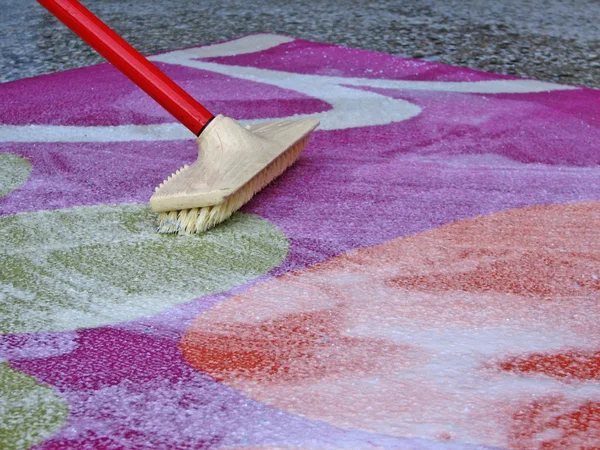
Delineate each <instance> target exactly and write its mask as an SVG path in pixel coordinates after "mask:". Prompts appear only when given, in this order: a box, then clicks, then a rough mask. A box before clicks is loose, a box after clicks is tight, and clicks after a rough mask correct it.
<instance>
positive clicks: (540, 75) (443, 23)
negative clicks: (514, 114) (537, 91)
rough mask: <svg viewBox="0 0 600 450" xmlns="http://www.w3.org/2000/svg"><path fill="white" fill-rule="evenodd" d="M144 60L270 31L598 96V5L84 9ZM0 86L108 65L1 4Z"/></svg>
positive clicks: (287, 0)
mask: <svg viewBox="0 0 600 450" xmlns="http://www.w3.org/2000/svg"><path fill="white" fill-rule="evenodd" d="M83 3H84V4H85V5H86V6H87V7H88V8H90V9H91V10H92V11H93V12H95V13H96V14H97V15H98V16H100V17H101V18H102V19H103V20H104V21H106V22H107V23H108V24H109V25H110V26H111V27H113V28H114V29H115V30H117V32H119V33H120V34H122V35H123V36H124V37H125V39H127V40H129V41H130V42H131V43H132V44H133V45H134V46H135V47H137V48H138V49H139V50H140V51H141V52H142V53H154V52H158V51H164V50H172V49H176V48H181V47H188V46H193V45H199V44H206V43H210V42H215V41H219V40H224V39H231V38H234V37H239V36H242V35H245V34H249V33H256V32H272V33H281V34H286V35H289V36H294V37H298V38H304V39H310V40H316V41H321V42H331V43H335V44H341V45H345V46H349V47H359V48H364V49H369V50H377V51H382V52H386V53H391V54H396V55H406V56H411V57H415V58H423V59H427V60H431V61H440V62H444V63H448V64H452V65H458V66H465V67H471V68H474V69H482V70H487V71H491V72H497V73H505V74H516V75H521V76H525V77H532V78H537V79H540V80H546V81H553V82H558V83H568V84H575V85H581V86H589V87H596V88H600V1H598V0H498V1H490V0H405V1H385V0H375V1H370V2H367V1H358V0H329V1H316V0H314V1H306V0H305V1H298V0H253V1H247V0H232V1H227V0H220V1H216V0H204V1H193V0H172V1H163V0H144V1H141V0H84V1H83ZM0 35H2V36H3V37H2V39H1V40H0V81H10V80H15V79H19V78H23V77H29V76H34V75H39V74H43V73H49V72H55V71H59V70H64V69H69V68H74V67H80V66H85V65H89V64H94V63H98V62H101V61H102V58H101V57H100V56H98V55H97V54H96V53H95V52H93V51H92V50H90V49H89V48H88V47H87V46H86V44H84V43H83V42H81V41H80V40H79V39H78V38H77V37H75V36H74V35H73V34H72V33H71V32H70V31H68V30H67V29H66V28H65V27H64V26H63V25H62V24H60V23H58V21H57V20H56V19H54V18H53V17H52V16H51V15H50V14H49V13H47V12H46V11H45V10H44V9H43V8H42V7H41V6H40V5H38V4H37V3H35V2H34V1H33V0H25V1H16V0H0Z"/></svg>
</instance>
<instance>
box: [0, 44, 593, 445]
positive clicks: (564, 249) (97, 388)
mask: <svg viewBox="0 0 600 450" xmlns="http://www.w3.org/2000/svg"><path fill="white" fill-rule="evenodd" d="M152 60H153V61H154V62H155V63H156V64H158V65H159V66H160V67H161V68H162V69H163V70H164V71H165V72H167V73H168V74H169V75H170V76H172V77H173V78H174V79H175V80H176V81H177V82H178V83H180V84H181V85H182V86H183V87H184V88H185V89H186V90H188V91H189V92H190V93H191V94H192V95H194V96H195V97H196V98H198V99H199V100H200V101H201V102H203V103H204V104H205V105H206V106H207V107H208V108H209V109H212V110H213V111H215V112H220V113H224V114H226V115H229V116H232V117H234V118H236V119H239V120H240V121H242V122H243V123H255V122H260V121H263V120H268V119H276V118H285V117H291V116H297V115H312V116H316V117H318V118H319V119H320V120H321V126H320V127H319V128H318V129H317V131H316V132H315V133H314V134H313V136H312V137H311V140H310V141H309V144H308V146H307V148H306V150H305V151H304V153H303V154H302V156H301V158H300V159H299V161H298V162H297V163H296V164H295V165H294V166H293V167H292V168H290V169H289V170H288V171H286V172H285V174H284V175H283V176H282V177H280V178H279V179H278V180H277V181H276V182H275V183H273V184H272V185H271V186H269V187H268V188H266V189H265V190H264V191H262V192H261V193H260V194H259V195H257V196H256V197H255V198H254V199H253V200H252V201H251V202H250V203H248V204H247V205H246V206H245V207H244V208H243V209H242V211H241V212H240V213H238V214H236V215H235V216H234V217H233V218H232V219H231V220H230V221H228V222H226V223H225V224H223V225H222V226H219V227H217V228H216V229H215V230H214V231H212V232H210V233H207V234H204V235H202V236H182V237H174V236H160V235H157V234H156V233H155V232H154V228H155V217H154V215H153V214H152V213H150V212H149V210H148V208H147V206H146V202H147V200H148V198H149V196H150V194H151V193H152V191H153V189H154V187H155V186H156V185H158V184H159V183H160V182H161V181H162V180H163V179H164V178H165V177H166V176H168V175H169V174H170V173H172V172H173V171H175V170H176V169H178V168H179V167H181V166H183V165H184V164H186V163H190V162H192V161H194V160H195V158H196V147H195V145H194V141H193V139H192V137H190V136H189V133H188V132H187V131H186V130H185V129H183V127H181V126H179V125H178V124H176V123H174V122H173V119H172V118H171V117H170V116H169V115H168V114H167V113H165V112H164V111H162V110H161V109H160V107H158V106H157V105H154V104H153V103H152V101H151V100H150V99H148V98H146V97H145V95H144V94H143V93H142V92H140V91H139V90H138V89H137V88H136V87H135V86H134V85H132V83H130V82H129V81H128V80H127V79H125V78H124V77H123V76H121V75H120V74H119V73H118V72H116V71H115V70H114V69H113V68H111V67H110V66H109V65H106V64H103V65H98V66H93V67H88V68H82V69H77V70H73V71H67V72H62V73H56V74H51V75H45V76H41V77H36V78H31V79H26V80H20V81H14V82H10V83H6V84H3V85H0V98H1V101H2V104H3V105H4V108H3V109H2V110H1V111H0V124H1V125H0V266H1V267H2V270H1V272H0V299H1V304H0V311H1V315H0V333H1V335H0V358H2V359H1V362H0V393H1V395H2V397H3V399H4V400H5V402H4V406H3V408H4V409H3V414H2V416H1V418H0V422H1V423H0V425H2V426H0V429H1V430H2V431H1V432H0V433H1V434H0V442H2V444H3V445H2V447H3V448H15V449H16V448H19V449H20V448H29V447H30V446H36V448H39V449H65V448H72V449H84V448H104V449H124V448H128V449H129V448H131V449H134V448H135V449H139V448H148V449H167V448H169V449H188V448H194V449H196V448H228V449H233V448H235V449H249V448H314V449H321V448H332V449H337V448H402V449H472V448H514V449H537V448H540V449H542V448H544V449H554V448H555V449H559V448H594V446H595V445H597V443H598V442H600V425H599V424H600V384H599V378H600V356H599V355H600V325H599V324H598V321H597V319H596V318H597V317H598V315H599V314H600V305H599V300H600V247H599V243H600V169H599V165H600V151H599V149H598V142H600V106H599V105H600V92H599V91H596V90H592V89H587V88H578V87H573V86H568V85H562V84H554V83H548V82H543V81H536V80H528V79H521V78H516V77H511V76H505V75H495V74H491V73H485V72H478V71H474V70H470V69H463V68H457V67H452V66H446V65H442V64H438V63H435V62H426V61H419V60H414V59H407V58H401V57H397V56H391V55H386V54H383V53H374V52H369V51H365V50H354V49H348V48H342V47H338V46H335V45H331V44H323V43H317V42H311V41H305V40H299V39H294V38H290V37H286V36H281V35H271V34H260V35H252V36H248V37H244V38H240V39H236V40H233V41H228V42H223V43H219V44H213V45H209V46H203V47H192V48H189V49H186V50H181V51H172V52H167V53H163V54H159V55H156V56H153V57H152Z"/></svg>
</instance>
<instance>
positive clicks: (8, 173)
mask: <svg viewBox="0 0 600 450" xmlns="http://www.w3.org/2000/svg"><path fill="white" fill-rule="evenodd" d="M30 174H31V163H30V162H29V161H28V160H27V159H25V158H22V157H20V156H18V155H11V154H8V153H0V198H2V197H5V196H6V195H8V194H9V193H10V192H12V191H13V190H15V189H17V188H18V187H19V186H21V185H22V184H23V183H24V182H25V181H26V180H27V178H29V175H30Z"/></svg>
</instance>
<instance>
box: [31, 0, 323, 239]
mask: <svg viewBox="0 0 600 450" xmlns="http://www.w3.org/2000/svg"><path fill="white" fill-rule="evenodd" d="M38 2H39V3H40V4H41V5H42V6H44V7H45V8H46V9H48V11H50V12H51V13H52V14H54V15H55V16H56V17H57V18H58V19H59V20H61V21H62V22H63V23H64V24H65V25H67V27H69V28H70V29H71V30H72V31H73V32H75V33H76V34H77V35H78V36H79V37H81V39H83V40H84V41H85V42H87V43H88V44H89V45H90V46H91V47H92V48H93V49H95V50H96V51H97V52H98V53H100V54H101V55H102V56H103V57H104V58H106V59H107V60H108V61H109V62H110V63H111V64H113V65H114V66H115V67H116V68H117V69H119V70H120V71H121V72H123V73H124V74H125V75H126V76H127V77H128V78H129V79H131V80H132V81H133V82H134V83H135V84H137V85H138V86H139V87H140V88H141V89H143V90H144V91H145V92H146V93H147V94H148V95H150V96H151V97H152V98H153V99H154V100H156V101H157V102H158V103H159V104H160V105H161V106H162V107H163V108H165V109H166V110H167V111H168V112H169V113H171V114H172V115H173V116H175V118H177V119H178V120H179V121H180V122H181V123H182V124H183V125H185V126H186V127H187V128H188V129H189V130H190V131H191V132H192V133H194V134H195V135H196V136H198V138H197V141H196V142H197V145H198V160H197V161H196V162H194V163H193V164H191V165H190V166H187V165H186V166H184V167H183V168H181V169H179V170H178V171H177V172H175V173H174V174H173V175H171V176H170V177H169V178H167V179H166V180H165V181H164V182H163V183H162V184H161V185H160V186H158V187H157V188H156V191H155V193H154V195H152V197H151V198H150V207H151V208H152V210H153V211H154V212H157V213H158V216H159V218H158V221H159V225H158V231H159V232H160V233H179V234H189V233H201V232H204V231H206V230H208V229H210V228H212V227H214V226H215V225H217V224H219V223H221V222H223V221H224V220H226V219H227V218H229V217H230V216H231V215H232V214H233V213H234V212H235V211H237V210H238V209H239V208H241V207H242V206H243V205H244V204H245V203H247V202H248V201H249V200H250V199H251V198H252V197H253V196H254V194H256V193H257V192H258V191H260V190H261V189H262V188H264V187H265V186H266V185H267V184H269V183H270V182H271V181H273V180H274V179H275V178H276V177H278V176H279V175H281V174H282V173H283V172H284V171H285V170H286V169H287V168H288V167H289V166H291V165H292V164H293V163H294V162H295V161H296V160H297V159H298V157H299V156H300V153H301V152H302V150H303V149H304V147H305V145H306V142H307V141H308V137H309V135H310V133H311V132H312V131H313V130H314V129H315V128H316V127H317V126H318V125H319V121H318V119H315V118H310V117H309V118H302V119H297V120H278V121H274V122H268V123H264V124H260V125H255V126H251V127H245V128H244V127H243V126H242V125H240V124H239V123H237V122H236V121H235V120H233V119H230V118H228V117H225V116H223V115H221V114H219V115H217V116H216V117H215V116H214V115H213V114H212V113H211V112H209V111H208V110H207V109H206V108H204V107H203V106H202V105H201V104H200V103H198V102H197V101H196V100H194V98H192V97H191V96H190V95H189V94H188V93H187V92H185V91H184V90H183V89H182V88H181V87H179V86H178V85H177V84H175V82H174V81H173V80H171V79H170V78H169V77H167V76H166V75H165V74H164V73H163V72H162V71H160V70H159V69H158V68H157V67H156V66H155V65H153V64H152V63H151V62H150V61H148V60H147V59H146V58H145V57H144V56H142V55H141V54H140V53H139V52H138V51H137V50H135V49H134V48H133V47H132V46H131V45H129V44H128V43H127V42H125V40H123V39H122V38H121V37H120V36H118V35H117V34H116V33H115V32H114V31H113V30H111V29H110V28H109V27H108V26H107V25H106V24H104V23H103V22H102V21H100V19H98V18H97V17H96V16H95V15H94V14H93V13H92V12H90V11H89V10H88V9H86V8H85V7H84V6H83V5H81V3H79V2H78V1H77V0H38Z"/></svg>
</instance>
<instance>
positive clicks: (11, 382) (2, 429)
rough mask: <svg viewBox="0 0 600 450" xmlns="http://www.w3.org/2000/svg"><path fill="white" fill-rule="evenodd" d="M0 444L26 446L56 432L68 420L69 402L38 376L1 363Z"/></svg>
mask: <svg viewBox="0 0 600 450" xmlns="http://www.w3.org/2000/svg"><path fill="white" fill-rule="evenodd" d="M0 398H1V399H2V406H1V407H0V410H2V414H0V447H1V448H2V449H4V450H25V449H28V448H29V447H31V446H32V445H36V444H39V443H40V442H42V441H44V440H45V439H47V438H48V437H50V436H52V435H53V434H54V433H55V432H56V431H57V430H58V429H59V428H60V427H61V426H62V425H63V424H64V423H65V421H66V419H67V415H68V408H67V402H66V401H65V400H64V399H63V398H61V397H59V396H58V395H56V394H55V393H54V392H53V391H52V389H50V388H49V387H47V386H44V385H41V384H39V383H38V382H37V381H36V380H35V379H34V378H32V377H30V376H29V375H26V374H24V373H21V372H19V371H17V370H14V369H12V368H11V367H10V366H9V365H8V364H7V363H0Z"/></svg>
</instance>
